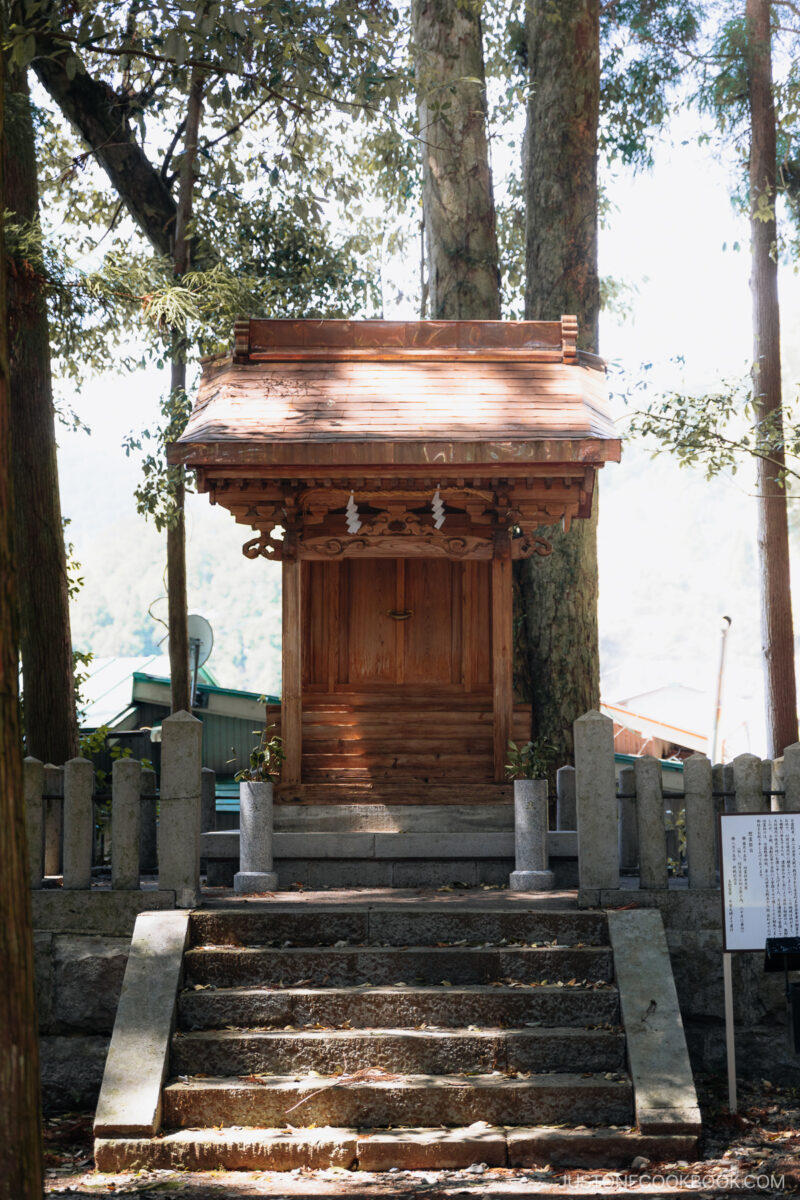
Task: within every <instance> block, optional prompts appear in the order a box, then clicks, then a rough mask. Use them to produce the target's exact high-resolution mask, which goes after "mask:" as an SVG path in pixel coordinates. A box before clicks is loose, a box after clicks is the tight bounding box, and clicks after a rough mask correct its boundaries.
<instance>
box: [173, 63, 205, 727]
mask: <svg viewBox="0 0 800 1200" xmlns="http://www.w3.org/2000/svg"><path fill="white" fill-rule="evenodd" d="M202 110H203V79H202V76H201V75H200V74H199V73H198V72H197V71H195V73H194V75H193V76H192V82H191V85H190V88H189V104H188V107H187V112H186V134H185V138H184V148H183V155H182V157H181V164H180V189H179V195H178V209H177V218H176V222H175V244H174V247H173V251H172V261H173V265H174V269H175V274H176V275H177V276H180V275H184V274H185V273H186V272H187V271H188V270H189V268H190V266H191V258H192V255H191V232H190V223H191V219H192V194H193V191H194V163H195V158H196V156H197V137H198V133H199V131H200V116H201V113H202ZM186 351H187V345H186V339H185V337H182V336H181V335H180V334H178V333H176V334H175V335H174V337H173V350H172V372H171V381H170V382H171V392H172V399H173V401H174V400H176V399H177V398H178V397H181V396H183V395H184V394H185V392H186ZM170 470H171V474H172V473H173V472H177V473H178V478H177V479H176V480H175V484H174V498H175V509H176V515H175V519H174V521H173V523H172V524H171V525H170V527H169V529H168V530H167V595H168V604H169V614H168V616H169V671H170V679H171V682H172V688H171V700H172V711H173V712H180V711H181V710H185V711H186V712H191V709H192V699H191V681H190V674H189V631H188V629H187V599H186V519H185V514H184V501H185V497H186V487H185V482H184V474H185V473H184V469H183V467H173V468H171V469H170Z"/></svg>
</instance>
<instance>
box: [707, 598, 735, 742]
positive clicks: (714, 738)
mask: <svg viewBox="0 0 800 1200" xmlns="http://www.w3.org/2000/svg"><path fill="white" fill-rule="evenodd" d="M722 622H723V624H722V641H721V643H720V647H719V671H718V672H717V695H716V700H715V703H714V731H713V733H712V735H711V761H712V763H715V762H719V745H718V742H719V724H720V716H721V714H722V680H723V676H724V674H725V647H726V644H727V640H728V630H729V629H730V627H731V619H730V617H723V618H722Z"/></svg>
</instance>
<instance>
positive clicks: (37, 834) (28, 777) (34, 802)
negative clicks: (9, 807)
mask: <svg viewBox="0 0 800 1200" xmlns="http://www.w3.org/2000/svg"><path fill="white" fill-rule="evenodd" d="M24 787H25V826H26V831H27V836H28V863H29V865H30V880H31V887H32V888H40V887H41V886H42V876H43V875H44V800H43V799H42V792H43V791H44V763H42V762H40V761H39V759H38V758H31V757H28V758H26V759H25V784H24Z"/></svg>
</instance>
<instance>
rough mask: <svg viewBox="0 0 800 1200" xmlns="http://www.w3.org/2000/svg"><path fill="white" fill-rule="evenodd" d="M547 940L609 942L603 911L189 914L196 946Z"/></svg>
mask: <svg viewBox="0 0 800 1200" xmlns="http://www.w3.org/2000/svg"><path fill="white" fill-rule="evenodd" d="M476 933H478V934H479V937H480V942H479V944H483V943H486V942H495V943H497V942H500V941H502V940H503V939H505V940H506V941H508V942H512V941H515V942H523V943H528V944H530V943H531V942H539V943H547V942H557V943H558V944H559V945H561V946H565V945H569V946H576V945H583V946H605V945H608V921H607V918H606V915H605V913H602V912H578V911H569V910H566V911H552V912H548V911H544V912H543V911H531V910H525V909H520V910H518V911H498V910H497V909H489V908H480V907H473V906H472V904H470V907H469V908H459V910H458V911H457V912H454V911H453V909H452V907H448V906H447V904H444V903H443V904H437V903H436V902H435V901H432V902H430V903H428V904H425V905H424V906H423V905H420V906H416V907H414V906H413V905H408V906H405V905H404V906H402V907H401V906H398V905H393V906H391V907H389V906H387V907H384V908H381V907H373V908H370V909H359V910H358V911H353V909H352V908H351V909H347V908H338V909H337V907H336V905H335V904H333V905H330V906H324V907H323V906H317V907H315V906H313V905H308V904H306V905H303V906H302V907H301V906H299V905H296V906H291V905H284V904H281V903H279V902H278V903H275V904H270V905H269V909H268V910H266V911H265V910H260V911H258V910H257V911H251V912H246V911H242V910H241V909H212V910H207V911H204V912H196V913H192V917H191V921H190V938H191V943H192V945H194V946H198V945H213V946H225V945H231V946H254V945H258V946H264V945H267V944H269V943H276V944H278V945H280V944H282V943H283V942H284V941H286V940H290V941H292V942H293V943H294V944H295V945H297V946H332V945H334V944H335V943H336V942H338V941H347V942H351V943H353V944H366V943H377V944H379V945H382V946H387V945H393V946H426V945H427V946H430V945H436V944H437V943H439V942H447V943H454V942H460V941H463V940H466V941H472V940H474V939H475V936H476Z"/></svg>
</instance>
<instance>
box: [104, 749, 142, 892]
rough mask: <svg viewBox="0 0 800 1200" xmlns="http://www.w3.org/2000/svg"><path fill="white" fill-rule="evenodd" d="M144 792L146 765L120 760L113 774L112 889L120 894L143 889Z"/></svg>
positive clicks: (115, 764)
mask: <svg viewBox="0 0 800 1200" xmlns="http://www.w3.org/2000/svg"><path fill="white" fill-rule="evenodd" d="M141 791H142V764H141V763H140V762H138V761H137V760H136V759H135V758H118V759H117V760H116V762H115V763H114V766H113V768H112V771H111V886H112V888H117V889H118V890H120V891H128V892H131V891H136V890H138V888H139V847H140V844H141V827H142V812H141V808H142V802H141Z"/></svg>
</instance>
